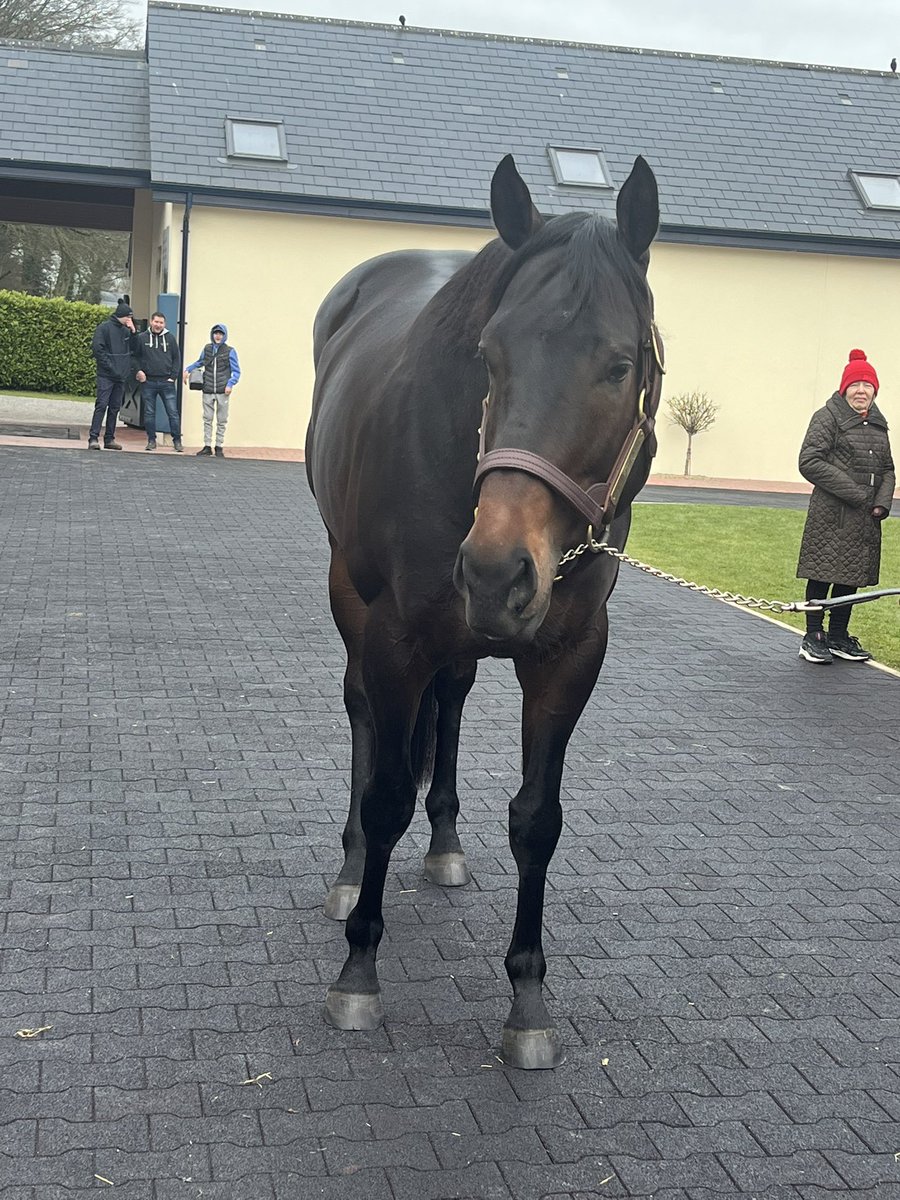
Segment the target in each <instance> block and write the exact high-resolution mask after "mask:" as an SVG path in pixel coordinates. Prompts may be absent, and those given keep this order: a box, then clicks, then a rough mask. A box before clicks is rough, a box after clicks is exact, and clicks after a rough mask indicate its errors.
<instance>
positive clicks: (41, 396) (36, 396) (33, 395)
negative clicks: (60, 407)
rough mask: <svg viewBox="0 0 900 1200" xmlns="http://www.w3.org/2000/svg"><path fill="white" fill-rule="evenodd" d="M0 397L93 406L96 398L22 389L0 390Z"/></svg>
mask: <svg viewBox="0 0 900 1200" xmlns="http://www.w3.org/2000/svg"><path fill="white" fill-rule="evenodd" d="M0 396H25V397H27V398H28V399H29V400H77V401H78V402H79V403H81V404H93V403H94V401H95V400H96V396H70V395H69V393H68V392H26V391H23V390H22V388H16V389H15V391H11V392H9V391H4V390H3V389H0Z"/></svg>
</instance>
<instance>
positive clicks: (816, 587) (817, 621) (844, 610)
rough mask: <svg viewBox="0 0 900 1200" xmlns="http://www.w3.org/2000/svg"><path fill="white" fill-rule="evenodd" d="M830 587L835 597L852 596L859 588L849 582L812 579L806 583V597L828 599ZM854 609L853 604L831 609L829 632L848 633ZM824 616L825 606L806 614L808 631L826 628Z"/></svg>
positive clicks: (814, 631)
mask: <svg viewBox="0 0 900 1200" xmlns="http://www.w3.org/2000/svg"><path fill="white" fill-rule="evenodd" d="M829 588H831V595H832V598H833V599H834V598H836V597H837V596H852V595H853V593H854V592H855V591H856V590H857V589H856V588H855V587H851V586H850V585H849V584H847V583H825V581H824V580H822V579H810V580H809V581H808V582H807V584H806V599H807V600H827V599H828V589H829ZM852 610H853V605H852V604H842V605H841V606H840V608H832V609H829V610H828V613H829V617H828V632H829V633H846V632H847V626H848V625H849V624H850V613H851V611H852ZM824 618H825V609H823V608H820V609H817V610H816V612H808V613H807V614H806V632H807V633H818V632H819V631H820V630H821V629H822V628H824V626H823V624H822V622H823V620H824Z"/></svg>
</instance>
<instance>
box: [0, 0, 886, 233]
mask: <svg viewBox="0 0 900 1200" xmlns="http://www.w3.org/2000/svg"><path fill="white" fill-rule="evenodd" d="M258 43H261V44H262V45H263V46H264V47H265V48H264V49H258V48H257V44H258ZM147 59H148V61H147V62H144V61H142V60H141V59H140V58H139V57H137V56H135V55H127V54H122V53H118V54H116V53H96V52H80V51H79V52H75V51H71V50H62V49H52V48H47V47H36V46H24V45H21V44H15V43H9V42H7V43H0V108H2V111H4V112H7V113H12V114H13V119H12V120H7V121H5V122H2V123H0V171H2V170H3V169H4V167H5V168H6V169H9V166H10V164H13V166H15V165H16V164H18V163H25V162H32V163H38V164H45V165H47V166H50V165H62V166H63V167H72V166H80V165H84V166H90V167H94V168H105V169H119V170H143V171H149V172H150V174H151V178H152V182H153V184H154V186H155V187H156V188H157V189H158V190H159V191H161V192H165V191H166V190H167V189H171V190H178V189H182V188H184V187H188V186H189V187H191V188H193V189H195V191H196V192H197V193H199V194H200V195H202V194H203V193H204V192H205V193H207V194H208V195H209V196H210V198H213V197H217V198H218V201H219V202H221V200H222V198H223V197H227V196H228V195H229V194H231V195H233V197H234V200H235V202H238V203H248V202H265V203H275V204H279V205H287V206H291V205H295V204H300V205H308V206H311V207H314V208H316V209H317V210H321V209H323V208H324V209H326V210H328V209H333V210H334V211H336V212H344V213H349V212H359V211H367V210H368V211H370V212H373V211H374V212H376V213H377V212H383V213H388V212H392V213H393V214H395V215H396V214H401V215H402V214H404V213H411V214H415V215H418V216H422V217H427V215H428V214H429V213H431V214H434V215H435V216H436V217H443V218H444V219H447V218H450V219H454V220H471V221H473V222H476V223H479V222H481V221H484V220H486V216H487V198H488V187H489V180H490V176H491V173H492V171H493V169H494V167H495V166H496V164H497V162H498V161H499V159H500V158H501V157H502V156H503V155H504V154H506V153H508V152H510V151H511V152H512V153H513V154H514V155H515V157H516V161H517V163H518V164H519V168H520V170H521V171H522V173H523V175H524V176H525V178H526V180H527V181H528V183H529V186H530V187H531V189H532V193H533V195H534V197H535V200H536V202H537V204H538V206H539V207H540V208H541V209H542V210H544V211H545V212H550V213H552V212H563V211H568V210H571V209H576V208H590V209H592V210H596V211H601V212H605V213H607V214H609V215H611V214H612V211H613V203H614V192H613V191H612V190H610V191H597V190H595V189H578V188H571V187H560V186H558V185H557V184H556V182H555V180H554V176H553V172H552V170H551V166H550V162H549V157H548V154H547V147H548V145H561V146H565V145H572V146H589V147H597V148H600V149H602V151H603V153H604V156H605V158H606V161H607V163H608V164H609V167H610V170H611V174H612V178H613V182H614V184H615V185H616V187H618V186H619V185H620V184H621V183H622V182H623V180H624V179H625V177H626V175H627V173H628V170H629V169H630V166H631V163H632V161H633V159H634V156H635V155H636V154H638V153H641V154H644V155H645V156H646V157H647V159H648V160H649V161H650V163H651V165H652V166H653V168H654V170H655V172H656V175H657V178H658V179H659V183H660V196H661V206H662V219H663V231H664V234H665V235H667V236H669V237H672V238H677V237H679V236H685V237H689V238H690V239H691V240H694V239H695V238H697V237H700V238H709V239H713V240H716V239H727V238H729V237H743V238H745V239H747V240H751V241H752V240H753V239H754V238H769V239H775V240H777V239H789V243H790V244H802V242H803V241H804V239H810V238H811V239H815V240H816V243H817V244H818V243H820V242H822V241H823V240H824V241H826V242H827V241H828V240H829V239H836V240H837V242H840V243H842V245H843V248H850V249H853V248H854V247H853V245H852V244H851V243H855V246H856V248H860V249H864V248H865V246H866V243H868V244H869V245H870V247H871V248H872V250H876V249H877V252H879V253H881V252H885V251H887V250H889V249H890V247H888V246H887V245H886V244H887V243H891V242H895V241H896V239H897V234H898V230H900V213H896V212H890V211H876V210H868V209H866V208H865V206H864V205H863V203H862V202H861V200H860V199H859V197H858V196H857V193H856V190H855V188H854V186H853V184H852V182H851V181H850V179H849V178H848V172H849V171H850V170H851V169H854V170H860V171H871V172H888V173H892V172H897V171H900V78H898V77H893V76H891V75H889V74H887V73H880V72H867V71H859V70H838V69H834V68H830V67H812V66H803V65H798V64H784V63H772V62H759V61H750V60H742V59H723V58H702V57H698V56H694V55H685V54H676V53H669V52H662V51H647V50H633V49H627V48H621V47H605V46H590V45H581V44H575V43H565V42H539V41H534V40H529V39H523V38H510V37H498V36H493V35H486V34H466V33H456V32H452V31H446V30H428V29H416V28H412V27H410V26H407V27H406V29H405V30H402V31H401V29H400V27H399V25H398V26H396V27H390V26H384V25H371V24H361V23H353V22H346V21H335V20H325V19H320V18H312V17H291V16H278V15H272V14H268V13H251V12H238V11H232V10H227V9H218V8H199V7H194V6H188V5H184V6H182V5H177V4H168V3H160V2H159V0H151V3H150V8H149V15H148V44H147ZM397 60H400V61H397ZM23 98H24V99H23ZM150 114H152V120H151V116H150ZM227 116H232V117H242V116H243V117H248V116H249V117H254V116H255V117H258V118H262V119H271V118H275V119H279V120H282V121H283V122H284V128H285V135H286V145H287V153H288V162H287V163H286V164H281V163H278V164H272V163H265V162H259V161H252V160H234V159H232V160H229V159H228V158H227V157H226V145H225V129H224V125H225V118H226V117H227Z"/></svg>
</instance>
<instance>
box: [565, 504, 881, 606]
mask: <svg viewBox="0 0 900 1200" xmlns="http://www.w3.org/2000/svg"><path fill="white" fill-rule="evenodd" d="M588 550H590V552H591V553H592V554H608V555H609V556H610V557H611V558H616V559H618V560H619V562H623V563H627V564H628V566H629V567H637V569H638V570H639V571H644V572H645V573H646V574H647V575H652V576H653V578H654V579H663V580H665V581H666V583H677V584H678V586H679V587H682V588H687V589H688V591H690V592H701V593H702V594H703V595H704V596H712V598H713V599H714V600H724V601H725V602H726V603H727V604H739V605H740V606H741V607H742V608H753V609H763V610H765V611H766V612H778V613H787V612H816V611H818V610H820V609H828V608H839V607H840V606H841V605H842V604H865V603H866V601H867V600H882V599H883V598H884V597H886V596H900V588H881V589H880V590H879V591H876V592H855V593H854V594H853V595H852V596H839V597H838V598H837V599H836V600H818V601H809V600H791V601H784V600H759V599H757V597H755V596H742V595H741V594H740V592H723V591H722V590H721V589H720V588H711V587H707V586H706V585H705V584H703V583H691V582H690V580H688V579H682V578H681V576H680V575H670V574H669V573H668V572H667V571H661V570H660V569H659V567H651V566H650V565H649V563H643V562H641V561H640V560H639V559H637V558H632V557H631V555H630V554H625V553H624V551H622V550H617V549H616V547H615V546H610V544H609V542H598V541H597V540H596V539H595V538H594V534H593V530H592V529H591V526H590V525H589V526H588V540H587V541H586V542H582V543H581V544H580V545H579V546H575V547H573V549H571V550H567V551H566V552H565V554H564V555H563V556H562V558H561V559H560V560H559V566H560V567H562V566H564V565H565V564H566V563H569V562H574V561H575V559H577V558H579V557H580V556H581V555H582V554H585V553H586V552H587V551H588ZM556 578H557V579H561V578H562V576H561V575H557V576H556Z"/></svg>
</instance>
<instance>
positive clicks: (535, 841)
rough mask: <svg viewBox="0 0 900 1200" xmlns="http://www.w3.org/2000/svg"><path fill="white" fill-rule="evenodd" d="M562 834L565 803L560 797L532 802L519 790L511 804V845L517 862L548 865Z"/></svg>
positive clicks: (520, 863)
mask: <svg viewBox="0 0 900 1200" xmlns="http://www.w3.org/2000/svg"><path fill="white" fill-rule="evenodd" d="M561 833H562V805H561V804H560V802H559V798H558V797H553V798H550V799H543V800H541V801H539V802H538V803H534V802H532V801H531V798H530V797H529V796H528V795H527V794H523V792H520V793H519V794H518V795H517V796H516V797H515V799H514V800H512V801H510V805H509V844H510V846H511V847H512V851H513V855H514V857H515V859H516V862H517V863H518V864H519V865H520V866H522V865H523V864H525V863H530V864H535V865H541V866H544V867H546V865H547V863H549V861H550V859H551V858H552V857H553V852H554V850H555V849H556V845H557V843H558V841H559V835H560V834H561Z"/></svg>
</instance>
